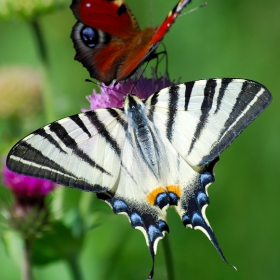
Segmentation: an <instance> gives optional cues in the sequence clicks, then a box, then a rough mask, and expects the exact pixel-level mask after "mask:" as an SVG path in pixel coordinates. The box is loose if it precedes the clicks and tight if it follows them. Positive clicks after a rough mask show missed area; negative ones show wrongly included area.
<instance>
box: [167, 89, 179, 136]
mask: <svg viewBox="0 0 280 280" xmlns="http://www.w3.org/2000/svg"><path fill="white" fill-rule="evenodd" d="M179 89H180V87H179V86H172V87H170V88H169V100H168V116H167V122H166V137H167V138H168V140H169V141H172V138H173V125H174V123H175V120H176V114H177V109H178V100H179Z"/></svg>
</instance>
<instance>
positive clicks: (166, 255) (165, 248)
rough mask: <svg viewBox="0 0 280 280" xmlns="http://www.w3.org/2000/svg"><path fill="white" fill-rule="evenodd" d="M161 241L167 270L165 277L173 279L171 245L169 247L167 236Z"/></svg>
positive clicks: (169, 279)
mask: <svg viewBox="0 0 280 280" xmlns="http://www.w3.org/2000/svg"><path fill="white" fill-rule="evenodd" d="M162 241H163V242H162V245H163V254H164V259H165V266H166V272H167V279H168V280H175V276H174V267H173V259H172V253H171V247H170V243H169V238H168V236H165V237H164V238H163V240H162Z"/></svg>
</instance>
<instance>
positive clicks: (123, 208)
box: [113, 199, 128, 214]
mask: <svg viewBox="0 0 280 280" xmlns="http://www.w3.org/2000/svg"><path fill="white" fill-rule="evenodd" d="M113 210H114V212H115V213H116V214H119V213H122V212H127V210H128V206H127V204H126V203H125V202H124V201H123V200H120V199H116V200H115V201H114V202H113Z"/></svg>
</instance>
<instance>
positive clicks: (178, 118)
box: [145, 79, 271, 167]
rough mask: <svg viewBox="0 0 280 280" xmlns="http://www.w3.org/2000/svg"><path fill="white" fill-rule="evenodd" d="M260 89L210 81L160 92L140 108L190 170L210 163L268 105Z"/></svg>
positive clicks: (250, 83)
mask: <svg viewBox="0 0 280 280" xmlns="http://www.w3.org/2000/svg"><path fill="white" fill-rule="evenodd" d="M270 101H271V94H270V93H269V91H268V90H267V89H266V88H265V87H264V86H263V85H261V84H259V83H257V82H253V81H250V80H244V79H209V80H198V81H195V82H189V83H185V84H181V85H178V86H174V87H170V88H166V89H163V90H162V91H160V92H158V93H157V94H154V95H153V96H151V97H149V98H148V99H147V100H146V101H145V104H146V105H147V108H148V109H149V111H150V113H149V114H150V118H151V119H152V120H153V121H154V123H155V125H156V126H157V127H161V131H165V134H166V137H167V138H168V139H169V141H170V142H171V143H172V144H173V146H174V147H175V149H176V150H177V151H178V152H179V153H180V155H181V156H182V157H183V158H184V159H185V160H186V161H187V162H188V163H189V164H190V165H191V166H194V167H203V166H204V165H207V164H208V163H209V162H211V161H212V160H214V159H215V158H216V157H217V156H218V155H219V154H220V153H221V152H222V151H223V150H224V149H225V148H227V147H228V146H229V145H230V144H231V142H232V141H233V140H234V139H235V137H237V136H238V135H239V134H240V133H241V132H242V131H243V130H244V128H245V127H246V126H247V125H249V124H250V123H251V122H252V121H253V120H254V119H255V118H256V117H257V116H258V115H259V114H260V113H261V112H262V111H263V110H264V109H265V108H266V107H267V106H268V104H269V103H270Z"/></svg>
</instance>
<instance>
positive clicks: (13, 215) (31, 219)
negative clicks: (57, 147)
mask: <svg viewBox="0 0 280 280" xmlns="http://www.w3.org/2000/svg"><path fill="white" fill-rule="evenodd" d="M2 179H3V184H4V186H5V187H6V188H8V189H9V190H10V191H11V192H12V193H13V195H14V198H15V200H14V202H13V203H12V204H11V205H10V204H9V205H8V204H7V209H8V213H9V215H8V216H7V221H8V224H9V225H10V226H11V227H12V228H14V229H15V230H16V231H18V232H19V233H20V234H21V235H22V236H23V237H24V238H25V239H30V238H33V237H34V236H40V235H42V233H43V232H44V231H45V230H46V228H47V227H48V225H49V221H50V217H51V216H50V211H49V207H48V206H49V205H48V203H47V200H46V195H47V194H49V193H50V192H51V191H53V190H54V188H55V187H56V184H54V183H52V182H50V181H47V180H43V179H37V178H33V177H29V176H25V175H20V174H17V173H14V172H12V171H10V170H9V169H8V168H7V166H6V165H5V164H4V163H3V170H2Z"/></svg>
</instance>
